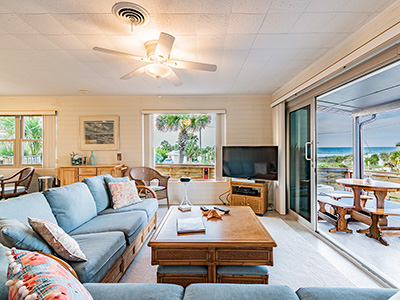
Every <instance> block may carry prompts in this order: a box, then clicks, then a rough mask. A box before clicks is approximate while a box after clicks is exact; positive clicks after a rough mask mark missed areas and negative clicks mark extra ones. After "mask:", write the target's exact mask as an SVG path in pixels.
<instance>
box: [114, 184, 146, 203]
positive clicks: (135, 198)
mask: <svg viewBox="0 0 400 300" xmlns="http://www.w3.org/2000/svg"><path fill="white" fill-rule="evenodd" d="M108 187H109V189H110V192H111V199H112V202H113V208H114V209H117V208H121V207H124V206H128V205H131V204H136V203H139V202H142V200H140V198H139V195H138V191H137V188H136V184H135V181H134V180H132V181H127V182H109V183H108Z"/></svg>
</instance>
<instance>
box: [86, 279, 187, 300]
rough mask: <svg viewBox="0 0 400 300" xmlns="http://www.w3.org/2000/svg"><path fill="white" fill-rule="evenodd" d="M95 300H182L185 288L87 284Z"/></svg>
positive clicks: (143, 284)
mask: <svg viewBox="0 0 400 300" xmlns="http://www.w3.org/2000/svg"><path fill="white" fill-rule="evenodd" d="M84 286H85V287H86V289H87V290H88V291H89V293H90V294H91V295H92V297H93V299H94V300H109V299H118V300H181V299H182V298H183V287H181V286H179V285H175V284H161V283H158V284H157V283H86V284H84Z"/></svg>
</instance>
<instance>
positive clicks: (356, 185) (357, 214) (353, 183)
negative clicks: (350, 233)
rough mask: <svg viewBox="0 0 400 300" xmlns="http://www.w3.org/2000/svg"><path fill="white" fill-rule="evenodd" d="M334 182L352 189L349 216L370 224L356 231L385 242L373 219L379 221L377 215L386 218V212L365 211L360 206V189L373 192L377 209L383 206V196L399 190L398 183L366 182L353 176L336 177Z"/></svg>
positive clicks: (399, 185) (385, 223)
mask: <svg viewBox="0 0 400 300" xmlns="http://www.w3.org/2000/svg"><path fill="white" fill-rule="evenodd" d="M336 182H337V183H338V184H340V185H342V186H345V187H349V188H351V189H352V190H353V194H354V198H353V204H354V210H353V211H352V213H351V217H352V218H353V219H355V220H357V221H361V222H364V223H366V224H368V225H370V227H369V228H368V229H366V230H362V229H359V230H357V232H359V233H367V236H369V237H372V238H374V239H377V240H378V241H380V242H381V243H382V244H385V243H384V242H383V239H382V237H381V234H380V230H379V228H377V226H376V225H375V224H374V223H375V221H376V222H379V216H380V217H381V218H386V216H387V214H386V215H385V214H373V213H371V210H369V212H365V211H364V207H362V205H361V200H360V196H361V190H364V191H372V192H374V195H375V199H376V209H378V210H379V209H384V208H385V198H386V196H387V193H388V192H396V191H400V184H398V183H393V182H387V181H378V180H372V182H371V183H367V182H366V181H365V180H363V179H353V178H351V179H337V180H336ZM366 214H368V215H366ZM374 218H375V219H374ZM384 221H385V222H381V225H387V220H386V219H385V220H384ZM386 244H387V243H386Z"/></svg>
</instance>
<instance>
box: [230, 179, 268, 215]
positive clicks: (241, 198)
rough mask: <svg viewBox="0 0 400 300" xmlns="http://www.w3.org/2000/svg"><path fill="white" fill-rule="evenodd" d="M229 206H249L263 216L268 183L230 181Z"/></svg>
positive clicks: (266, 200)
mask: <svg viewBox="0 0 400 300" xmlns="http://www.w3.org/2000/svg"><path fill="white" fill-rule="evenodd" d="M230 193H231V205H232V206H250V207H251V208H252V209H253V211H254V212H255V213H256V214H260V215H263V214H264V213H265V212H266V211H267V208H268V181H265V182H262V183H252V182H240V181H231V183H230Z"/></svg>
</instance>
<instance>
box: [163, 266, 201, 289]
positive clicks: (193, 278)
mask: <svg viewBox="0 0 400 300" xmlns="http://www.w3.org/2000/svg"><path fill="white" fill-rule="evenodd" d="M207 278H208V269H207V266H190V265H168V266H167V265H160V266H158V267H157V283H172V284H178V285H181V286H183V287H187V286H188V285H189V284H192V283H206V282H207Z"/></svg>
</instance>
